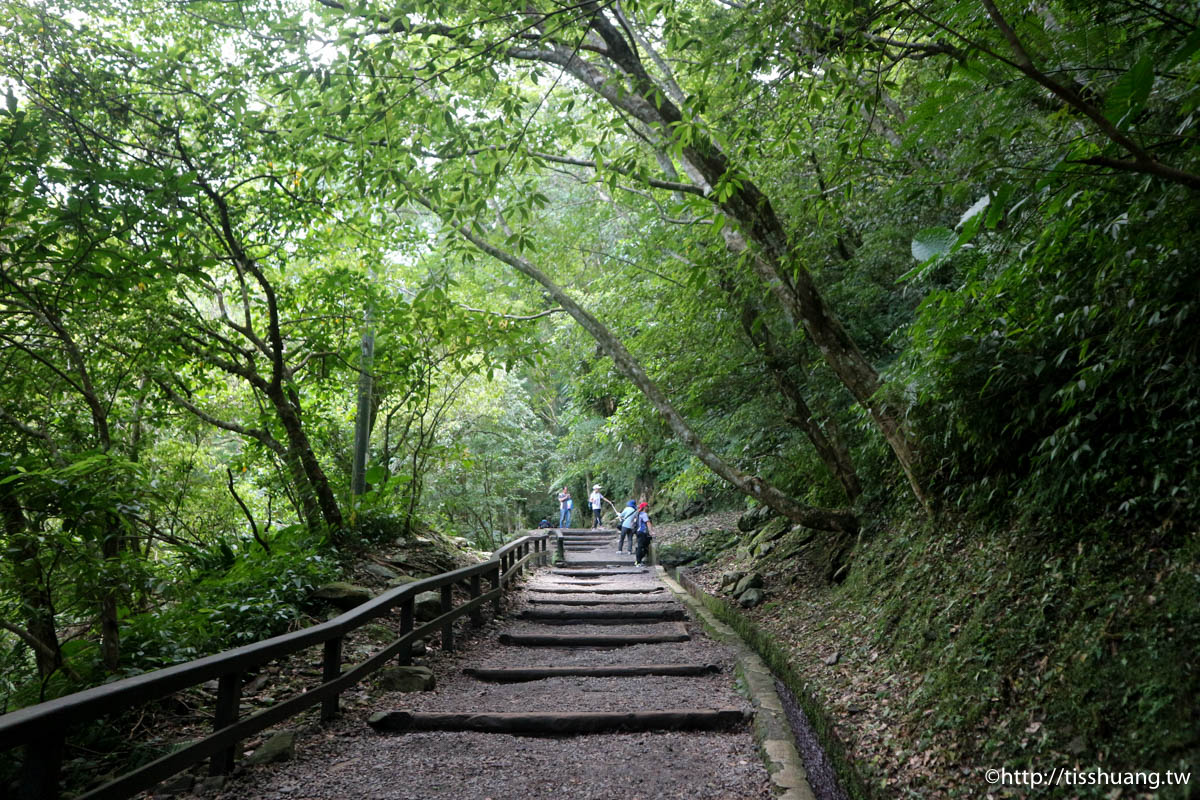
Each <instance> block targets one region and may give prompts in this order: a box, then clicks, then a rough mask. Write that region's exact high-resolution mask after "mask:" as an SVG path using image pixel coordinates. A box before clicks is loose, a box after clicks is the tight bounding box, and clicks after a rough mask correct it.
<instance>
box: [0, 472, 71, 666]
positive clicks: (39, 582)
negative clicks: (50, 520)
mask: <svg viewBox="0 0 1200 800" xmlns="http://www.w3.org/2000/svg"><path fill="white" fill-rule="evenodd" d="M0 514H3V516H4V533H5V535H6V536H7V538H8V546H9V550H10V552H11V553H12V557H13V561H12V569H13V579H14V583H15V584H16V590H17V596H18V597H19V598H20V600H21V608H22V612H23V614H24V617H25V628H26V630H27V631H28V633H29V636H30V637H31V638H32V639H33V640H34V641H36V642H37V643H38V646H36V647H34V648H33V651H34V656H35V658H36V660H37V670H38V677H39V678H41V679H42V680H43V681H45V679H46V678H48V677H49V676H50V675H51V674H52V673H54V672H55V671H56V670H58V669H59V668H61V667H62V665H63V659H62V649H61V647H60V645H59V641H58V631H57V630H56V629H55V625H54V604H53V602H52V601H51V598H50V589H49V587H48V586H46V584H45V580H44V578H45V576H44V575H43V574H42V567H41V562H40V561H38V537H37V536H35V535H33V534H32V532H31V531H30V530H29V524H28V521H27V520H26V518H25V512H24V510H23V509H22V508H21V504H20V502H19V501H18V500H17V498H16V497H15V496H14V495H13V493H12V491H11V490H6V491H0Z"/></svg>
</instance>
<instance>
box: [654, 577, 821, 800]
mask: <svg viewBox="0 0 1200 800" xmlns="http://www.w3.org/2000/svg"><path fill="white" fill-rule="evenodd" d="M655 569H656V570H657V572H658V577H659V579H660V580H662V582H663V583H664V584H666V585H667V587H668V588H670V590H671V592H672V593H674V595H675V596H676V597H677V598H678V599H679V600H680V601H682V602H683V603H685V604H686V605H687V606H688V608H689V609H690V610H691V612H692V613H693V615H694V616H695V618H696V619H697V620H699V621H700V622H701V623H702V624H703V625H704V627H705V629H706V630H707V631H708V633H709V635H711V636H712V637H713V638H716V639H719V640H721V641H722V642H724V643H725V644H727V645H729V646H730V647H733V648H734V649H735V650H736V651H737V664H738V667H737V668H738V673H739V674H740V675H741V677H742V680H743V681H744V685H745V688H746V692H747V693H748V694H749V695H750V702H751V703H753V705H754V738H755V739H756V740H757V741H758V743H759V746H760V747H761V748H762V756H763V760H764V761H765V762H766V765H767V770H768V771H769V772H770V773H771V783H772V784H773V785H774V786H775V789H776V791H777V792H778V795H779V797H780V798H781V799H782V800H815V796H814V795H813V791H812V788H811V787H810V786H809V783H808V773H807V772H806V771H805V769H804V763H803V762H802V761H801V758H800V754H799V752H797V750H796V745H795V743H794V738H793V735H792V730H791V726H790V724H789V723H788V720H787V716H786V714H785V712H784V709H783V702H782V701H781V700H780V699H779V693H778V692H776V691H775V678H774V676H773V675H772V674H771V670H770V669H769V668H768V667H767V665H766V664H765V663H764V662H763V660H762V659H761V658H759V656H758V654H757V653H755V652H754V651H753V650H751V649H750V647H749V646H748V645H747V644H746V643H745V642H744V641H742V638H741V637H740V636H738V635H737V632H736V631H734V630H733V628H731V627H729V626H728V625H726V624H725V623H724V622H721V621H720V620H719V619H717V618H716V617H714V616H713V615H712V612H710V611H709V610H708V609H707V608H705V607H704V605H703V604H702V603H700V602H699V601H698V600H696V598H694V597H692V596H691V594H689V593H688V591H687V590H686V589H684V588H683V587H682V586H681V585H679V583H677V582H676V581H675V579H674V578H672V577H671V576H670V575H669V574H668V573H667V572H666V570H664V569H663V568H662V567H655Z"/></svg>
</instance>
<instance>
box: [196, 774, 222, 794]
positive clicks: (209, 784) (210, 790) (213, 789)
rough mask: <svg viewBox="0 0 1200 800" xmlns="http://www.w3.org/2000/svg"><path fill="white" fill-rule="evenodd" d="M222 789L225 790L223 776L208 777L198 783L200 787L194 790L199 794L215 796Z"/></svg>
mask: <svg viewBox="0 0 1200 800" xmlns="http://www.w3.org/2000/svg"><path fill="white" fill-rule="evenodd" d="M224 788H225V776H224V775H210V776H208V777H207V778H205V779H204V780H202V781H200V785H199V786H197V787H196V790H197V791H198V792H199V793H200V794H216V793H217V792H219V791H221V790H222V789H224Z"/></svg>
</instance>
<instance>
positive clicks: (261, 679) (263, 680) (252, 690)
mask: <svg viewBox="0 0 1200 800" xmlns="http://www.w3.org/2000/svg"><path fill="white" fill-rule="evenodd" d="M270 680H271V676H270V675H267V674H266V673H263V674H262V675H259V676H258V677H256V678H255V679H254V680H252V681H250V682H249V683H247V684H246V685H245V686H243V687H242V694H243V695H251V694H258V693H259V692H261V691H262V688H263V687H264V686H266V685H267V682H268V681H270Z"/></svg>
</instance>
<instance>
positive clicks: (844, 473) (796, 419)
mask: <svg viewBox="0 0 1200 800" xmlns="http://www.w3.org/2000/svg"><path fill="white" fill-rule="evenodd" d="M761 316H762V315H761V311H760V310H759V309H757V308H755V307H754V305H753V304H752V303H750V302H749V301H743V302H742V329H743V330H744V331H745V333H746V337H747V338H748V339H749V340H750V342H751V343H752V344H753V345H755V346H756V347H758V348H759V349H760V350H761V351H762V353H763V360H764V363H765V364H766V367H767V370H768V371H769V372H770V373H771V376H772V377H773V378H774V380H775V385H776V386H777V387H778V388H779V393H780V394H782V395H783V397H784V399H785V400H787V402H788V404H789V405H790V407H791V411H790V413H788V414H787V420H788V422H791V423H792V424H794V425H798V426H799V427H800V428H801V429H802V430H803V431H804V433H805V434H806V435H807V436H808V441H809V442H811V443H812V446H813V449H815V450H816V451H817V455H818V456H819V457H820V459H821V462H822V463H824V464H825V468H826V469H828V470H829V472H830V474H832V475H833V476H834V478H836V479H837V481H838V483H840V484H841V485H842V490H843V491H844V492H845V493H846V499H847V500H849V501H850V502H851V503H853V502H854V501H856V500H857V499H858V498H859V496H861V495H862V483H861V482H860V481H859V479H858V472H857V470H855V469H854V462H853V460H852V459H851V458H850V451H849V450H848V449H846V447H845V445H844V444H843V443H842V442H841V441H840V440H839V439H837V438H836V437H833V436H827V435H826V433H825V429H824V427H822V425H821V424H820V423H819V422H818V421H817V418H816V415H814V414H813V411H812V409H811V408H810V407H809V405H808V402H807V401H805V399H804V394H803V392H801V391H800V387H799V386H797V385H796V382H795V381H793V380H792V379H791V377H790V376H789V375H788V369H787V367H788V365H787V361H786V359H785V358H784V355H783V354H782V353H781V352H779V347H778V346H777V345H776V343H775V338H774V337H773V336H772V335H771V331H770V330H769V329H768V328H767V326H766V323H765V321H761ZM756 324H761V328H759V329H758V330H756V329H755V326H756Z"/></svg>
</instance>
